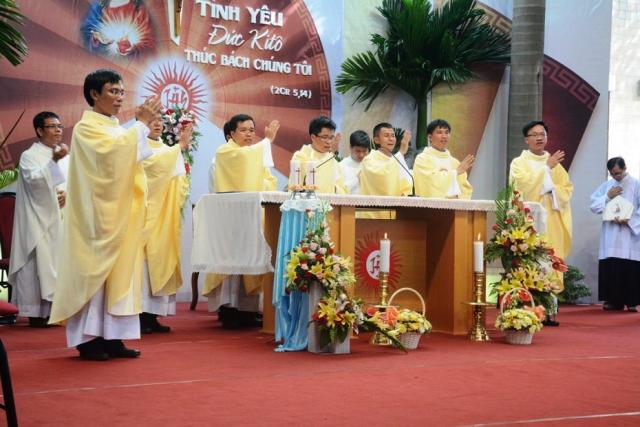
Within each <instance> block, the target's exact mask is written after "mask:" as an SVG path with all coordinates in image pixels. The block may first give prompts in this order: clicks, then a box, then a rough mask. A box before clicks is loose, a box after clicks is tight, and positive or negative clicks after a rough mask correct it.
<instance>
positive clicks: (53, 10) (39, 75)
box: [0, 0, 343, 292]
mask: <svg viewBox="0 0 640 427" xmlns="http://www.w3.org/2000/svg"><path fill="white" fill-rule="evenodd" d="M17 3H18V5H19V7H20V9H21V10H22V12H23V14H24V15H25V17H26V19H25V25H24V27H23V33H24V36H25V38H26V41H27V45H28V46H29V56H28V57H27V59H26V60H25V62H24V63H23V64H22V65H20V66H19V67H12V66H10V65H9V64H8V62H7V61H2V62H0V93H2V97H0V134H1V135H4V134H5V133H6V132H8V131H9V129H11V127H13V125H14V124H15V123H16V122H17V121H18V119H19V117H20V116H21V115H22V119H21V120H20V121H19V122H18V124H17V126H16V128H15V131H14V132H13V134H12V135H11V138H10V140H9V142H8V144H6V145H5V146H4V147H3V149H2V150H1V151H0V165H1V166H2V168H3V169H4V168H7V167H9V166H10V165H13V164H16V163H17V161H18V159H19V157H20V154H21V153H22V152H23V151H24V150H25V149H26V148H28V147H29V146H30V145H31V144H32V143H33V141H34V131H33V128H32V125H31V120H32V118H33V116H34V115H35V114H37V113H38V112H39V111H43V110H46V111H54V112H56V113H57V114H59V115H60V117H61V121H62V123H63V124H64V125H65V126H66V129H65V135H64V140H65V142H67V143H68V142H69V141H70V138H71V129H72V127H73V125H74V124H75V122H76V121H77V120H79V118H80V117H81V115H82V112H83V111H84V110H86V109H87V108H88V105H87V104H86V102H85V100H84V98H83V95H82V84H83V81H84V77H85V76H86V75H87V74H88V73H89V72H90V71H92V70H95V69H98V68H112V69H114V70H116V71H118V72H119V73H121V74H122V76H123V78H124V83H125V87H126V90H127V96H126V99H125V105H126V107H125V108H124V109H123V111H122V113H121V114H120V117H119V118H120V121H121V122H123V123H124V124H125V125H130V124H131V123H132V119H133V112H134V106H135V105H136V104H138V103H140V102H141V101H142V99H143V98H144V97H147V96H150V95H156V96H159V97H160V99H161V100H162V103H163V104H164V106H166V107H172V106H174V105H179V106H180V107H183V108H186V109H190V110H192V111H193V112H194V113H195V115H196V118H197V123H198V130H199V131H200V132H201V133H202V136H201V137H200V144H199V149H198V151H197V153H196V155H195V164H194V166H193V168H192V191H191V200H192V202H194V203H195V202H196V201H197V200H198V198H199V197H200V196H201V195H202V194H203V193H206V192H208V169H209V165H210V163H211V159H212V157H213V154H214V152H215V150H216V149H217V148H218V147H219V146H220V144H222V143H224V137H223V134H222V126H223V124H224V122H225V121H226V120H228V119H229V118H230V117H231V116H232V115H234V114H237V113H247V114H250V115H251V116H253V117H254V118H255V120H256V128H257V133H258V136H260V137H262V135H263V132H264V127H265V126H266V125H267V124H268V123H269V122H270V121H271V120H273V119H278V120H279V121H280V123H281V128H280V131H279V132H278V136H277V138H276V141H275V144H274V147H273V152H274V160H275V164H276V169H277V171H276V174H277V175H278V178H279V181H280V186H281V187H282V186H283V185H284V184H285V182H286V180H285V179H284V176H287V175H288V164H289V159H290V158H291V155H292V153H293V152H294V151H295V150H297V149H298V148H300V146H301V145H302V144H304V143H306V142H308V140H309V136H308V123H309V120H310V119H311V118H312V117H315V116H318V115H320V114H324V115H327V116H335V117H337V118H338V120H337V121H338V123H340V122H341V120H340V119H341V117H342V107H341V99H340V98H337V97H336V95H335V92H334V89H333V87H334V85H333V79H334V78H335V76H336V75H337V73H338V70H339V66H340V63H341V62H342V22H343V2H342V1H340V0H307V1H302V0H270V1H263V0H260V1H258V0H243V1H240V0H226V1H225V0H219V1H210V0H184V1H183V2H182V10H181V12H180V11H178V10H176V8H175V7H176V2H175V1H174V0H111V1H100V0H18V2H17ZM179 12H180V13H179ZM23 113H24V114H23ZM72 149H73V147H72ZM185 220H186V223H185V228H184V229H185V231H186V233H184V235H185V241H184V242H183V254H184V255H185V256H183V262H184V265H183V267H184V271H185V277H188V276H189V274H190V268H189V264H190V256H189V255H190V253H191V250H190V249H191V243H190V233H189V230H190V229H191V222H190V211H187V212H186V217H185ZM187 283H188V282H187ZM184 291H186V289H184V288H183V292H184Z"/></svg>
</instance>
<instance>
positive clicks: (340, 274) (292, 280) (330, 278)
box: [285, 209, 356, 292]
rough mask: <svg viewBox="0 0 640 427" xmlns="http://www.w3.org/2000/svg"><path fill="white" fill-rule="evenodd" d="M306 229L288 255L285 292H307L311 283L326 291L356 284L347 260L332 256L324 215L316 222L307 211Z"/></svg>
mask: <svg viewBox="0 0 640 427" xmlns="http://www.w3.org/2000/svg"><path fill="white" fill-rule="evenodd" d="M306 214H307V217H308V218H309V227H308V228H307V233H306V234H305V237H304V239H302V241H300V244H299V245H298V246H296V247H295V248H294V249H293V250H292V251H291V253H290V258H289V262H288V263H287V267H286V270H285V271H286V275H287V286H286V291H287V292H291V291H302V292H306V291H308V290H309V287H310V286H311V283H312V282H315V281H317V282H320V283H322V285H323V287H324V288H325V289H327V290H330V291H339V290H343V289H346V288H347V287H348V286H351V285H353V284H354V283H355V282H356V279H355V276H354V274H353V272H352V271H351V260H350V259H349V258H348V257H347V258H344V257H342V256H341V255H339V254H336V253H335V245H334V243H333V242H332V241H331V238H330V236H329V226H328V223H327V220H326V218H325V215H324V214H323V215H321V216H322V217H321V218H316V221H314V215H315V213H314V211H312V210H310V209H307V211H306Z"/></svg>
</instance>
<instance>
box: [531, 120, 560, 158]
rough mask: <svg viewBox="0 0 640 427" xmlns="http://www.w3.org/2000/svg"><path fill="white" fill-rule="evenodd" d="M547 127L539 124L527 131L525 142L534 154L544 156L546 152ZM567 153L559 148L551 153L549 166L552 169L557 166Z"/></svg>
mask: <svg viewBox="0 0 640 427" xmlns="http://www.w3.org/2000/svg"><path fill="white" fill-rule="evenodd" d="M547 131H548V130H547V127H546V125H543V124H537V125H535V126H533V127H532V128H531V129H529V132H527V134H526V136H525V138H524V142H525V144H527V147H529V151H531V152H532V153H533V154H535V155H538V156H542V155H543V154H544V149H545V147H546V146H547V142H548V141H547ZM564 156H565V153H564V151H562V150H557V151H556V152H555V153H553V154H551V155H549V158H548V159H547V166H549V168H550V169H553V168H554V167H556V165H557V164H558V163H561V162H562V161H563V160H564Z"/></svg>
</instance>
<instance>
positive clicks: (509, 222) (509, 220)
mask: <svg viewBox="0 0 640 427" xmlns="http://www.w3.org/2000/svg"><path fill="white" fill-rule="evenodd" d="M504 222H506V223H507V224H511V223H513V220H512V219H511V218H507V219H506V220H505V221H504Z"/></svg>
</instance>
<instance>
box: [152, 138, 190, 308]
mask: <svg viewBox="0 0 640 427" xmlns="http://www.w3.org/2000/svg"><path fill="white" fill-rule="evenodd" d="M147 143H148V144H149V147H151V149H152V150H153V151H154V154H153V156H151V157H149V158H148V159H145V160H144V161H143V162H142V164H143V166H144V171H145V174H146V176H147V188H148V193H149V194H148V196H147V216H146V221H145V226H144V237H145V241H146V245H145V257H146V259H147V265H148V266H149V281H150V283H151V292H152V294H153V295H154V296H159V295H175V294H176V292H177V291H178V288H180V286H182V270H181V268H180V241H181V235H182V214H181V211H182V206H183V205H184V202H185V199H186V197H187V194H188V193H189V180H188V178H187V177H186V176H185V175H178V176H175V175H174V172H175V169H176V162H177V161H178V156H179V154H180V146H179V145H175V146H173V147H167V146H166V145H164V144H163V143H162V142H160V141H154V140H152V139H147Z"/></svg>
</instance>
